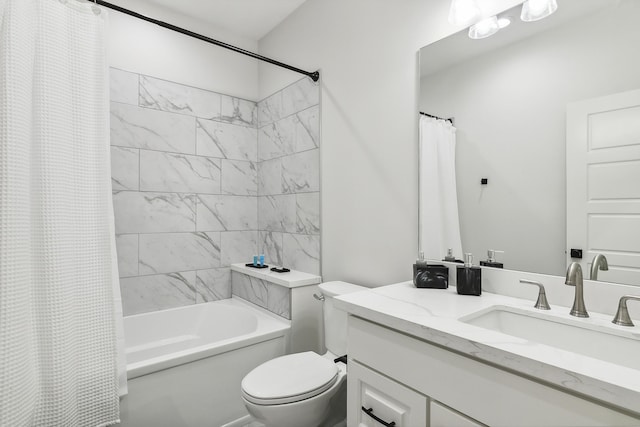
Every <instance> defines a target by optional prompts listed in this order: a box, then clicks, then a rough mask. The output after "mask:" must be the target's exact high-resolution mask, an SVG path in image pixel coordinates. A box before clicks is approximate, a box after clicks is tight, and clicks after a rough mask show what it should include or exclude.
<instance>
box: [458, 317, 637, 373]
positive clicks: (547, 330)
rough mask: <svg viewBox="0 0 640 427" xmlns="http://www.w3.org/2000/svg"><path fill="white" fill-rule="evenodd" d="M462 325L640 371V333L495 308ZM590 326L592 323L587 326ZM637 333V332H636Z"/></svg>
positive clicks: (463, 320)
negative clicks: (488, 330)
mask: <svg viewBox="0 0 640 427" xmlns="http://www.w3.org/2000/svg"><path fill="white" fill-rule="evenodd" d="M459 320H460V321H461V322H464V323H467V324H470V325H474V326H479V327H481V328H485V329H490V330H492V331H496V332H501V333H503V334H507V335H511V336H514V337H518V338H522V339H525V340H527V341H532V342H535V343H538V344H544V345H548V346H551V347H555V348H558V349H561V350H566V351H570V352H573V353H578V354H581V355H584V356H589V357H593V358H595V359H599V360H602V361H605V362H610V363H615V364H617V365H621V366H626V367H628V368H632V369H637V370H640V333H638V331H637V330H633V331H632V330H630V331H623V330H619V329H618V328H617V327H615V326H605V325H604V324H597V323H594V322H591V321H590V320H585V319H575V320H574V319H568V318H564V317H560V316H556V315H553V314H550V313H536V312H531V311H527V310H522V309H518V308H513V307H503V306H494V307H490V308H488V309H484V310H482V311H480V312H477V313H472V314H470V315H467V316H465V317H462V318H460V319H459ZM587 322H589V323H587ZM634 329H635V328H634Z"/></svg>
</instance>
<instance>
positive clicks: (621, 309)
mask: <svg viewBox="0 0 640 427" xmlns="http://www.w3.org/2000/svg"><path fill="white" fill-rule="evenodd" d="M630 299H632V300H636V301H640V296H636V295H625V296H623V297H622V298H620V302H619V303H618V311H616V315H615V317H614V318H613V320H612V321H611V323H615V324H616V325H620V326H634V324H633V322H632V321H631V317H629V310H627V301H628V300H630Z"/></svg>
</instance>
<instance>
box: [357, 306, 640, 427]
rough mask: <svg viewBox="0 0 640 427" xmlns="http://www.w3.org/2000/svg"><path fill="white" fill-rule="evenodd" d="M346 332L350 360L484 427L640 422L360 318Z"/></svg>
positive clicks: (632, 424) (605, 424)
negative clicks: (482, 424) (347, 333)
mask: <svg viewBox="0 0 640 427" xmlns="http://www.w3.org/2000/svg"><path fill="white" fill-rule="evenodd" d="M348 329H349V338H348V343H349V349H348V354H349V357H350V358H351V359H353V360H355V361H357V362H359V363H360V364H362V365H365V366H368V367H370V368H372V369H374V370H375V371H378V372H380V373H382V374H384V375H385V376H387V377H389V378H393V379H394V380H396V381H398V382H399V383H402V384H404V385H406V386H407V387H410V388H411V389H413V390H417V391H418V392H420V393H421V394H424V395H425V396H429V398H431V399H434V400H437V401H439V402H442V403H443V404H444V405H447V406H448V407H450V408H453V409H455V410H456V411H458V412H460V413H463V414H465V415H467V416H469V417H471V418H473V419H475V420H478V421H479V422H481V423H484V424H486V425H490V426H493V427H500V426H504V427H518V426H529V427H530V426H532V425H535V426H536V427H545V426H553V427H558V426H563V425H564V426H581V427H587V426H589V427H595V426H612V425H615V426H636V427H637V426H638V425H640V420H639V419H638V418H633V417H630V416H627V415H625V414H623V413H620V412H618V411H615V410H613V409H610V408H608V407H605V406H601V405H599V404H597V403H593V402H591V401H588V400H585V399H583V398H580V397H578V396H575V395H573V394H569V393H566V392H563V391H560V390H558V389H556V388H554V387H550V386H547V385H545V384H542V383H540V382H537V381H534V380H531V379H528V378H525V377H522V376H520V375H516V374H513V373H510V372H507V371H505V370H502V369H499V368H496V367H493V366H490V365H488V364H485V363H483V362H480V361H477V360H475V359H472V358H470V357H467V356H462V355H460V354H458V353H454V352H452V351H448V350H446V349H444V348H442V347H439V346H436V345H433V344H430V343H428V342H427V341H422V340H420V339H417V338H413V337H411V336H408V335H405V334H403V333H400V332H397V331H394V330H392V329H389V328H386V327H383V326H380V325H377V324H375V323H371V322H369V321H366V320H363V319H360V318H358V317H354V316H349V326H348ZM381 349H383V350H384V351H381ZM390 355H393V357H391V356H390ZM354 425H357V424H354ZM412 427H413V426H412Z"/></svg>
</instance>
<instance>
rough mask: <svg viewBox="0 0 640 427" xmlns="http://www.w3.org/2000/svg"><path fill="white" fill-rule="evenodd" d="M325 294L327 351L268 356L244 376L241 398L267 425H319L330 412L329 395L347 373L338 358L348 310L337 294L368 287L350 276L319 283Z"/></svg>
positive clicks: (343, 347) (342, 350)
mask: <svg viewBox="0 0 640 427" xmlns="http://www.w3.org/2000/svg"><path fill="white" fill-rule="evenodd" d="M318 287H319V288H320V292H321V293H322V296H323V297H324V307H323V316H324V336H325V343H326V347H327V352H326V353H325V354H323V355H322V356H321V355H319V354H317V353H314V352H312V351H307V352H303V353H295V354H288V355H286V356H281V357H277V358H275V359H272V360H269V361H268V362H265V363H263V364H262V365H260V366H258V367H257V368H255V369H254V370H252V371H251V372H249V373H248V374H247V375H246V376H245V377H244V379H243V380H242V400H243V401H244V405H245V406H246V408H247V410H248V411H249V413H250V414H251V415H252V416H253V417H254V418H255V419H257V420H258V421H260V422H261V423H263V424H265V425H266V426H267V427H301V426H304V427H317V426H319V425H320V424H322V422H323V421H324V420H325V418H327V416H328V415H329V412H330V411H329V410H330V400H331V398H332V397H333V396H334V395H335V394H336V392H337V391H338V390H339V389H340V386H341V385H342V384H343V383H344V381H345V379H346V376H347V365H346V364H344V363H342V362H338V363H335V362H334V359H336V358H338V357H340V356H344V355H345V354H346V352H347V314H346V313H345V312H343V311H341V310H336V309H335V308H334V306H333V297H334V296H337V295H344V294H348V293H351V292H358V291H363V290H365V289H366V288H363V287H362V286H357V285H353V284H351V283H345V282H327V283H322V284H320V285H318Z"/></svg>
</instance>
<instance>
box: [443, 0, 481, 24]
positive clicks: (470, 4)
mask: <svg viewBox="0 0 640 427" xmlns="http://www.w3.org/2000/svg"><path fill="white" fill-rule="evenodd" d="M478 18H480V7H478V2H477V0H451V8H450V9H449V23H451V24H452V25H456V26H466V25H470V24H473V23H474V22H475V21H476V20H477V19H478Z"/></svg>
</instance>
